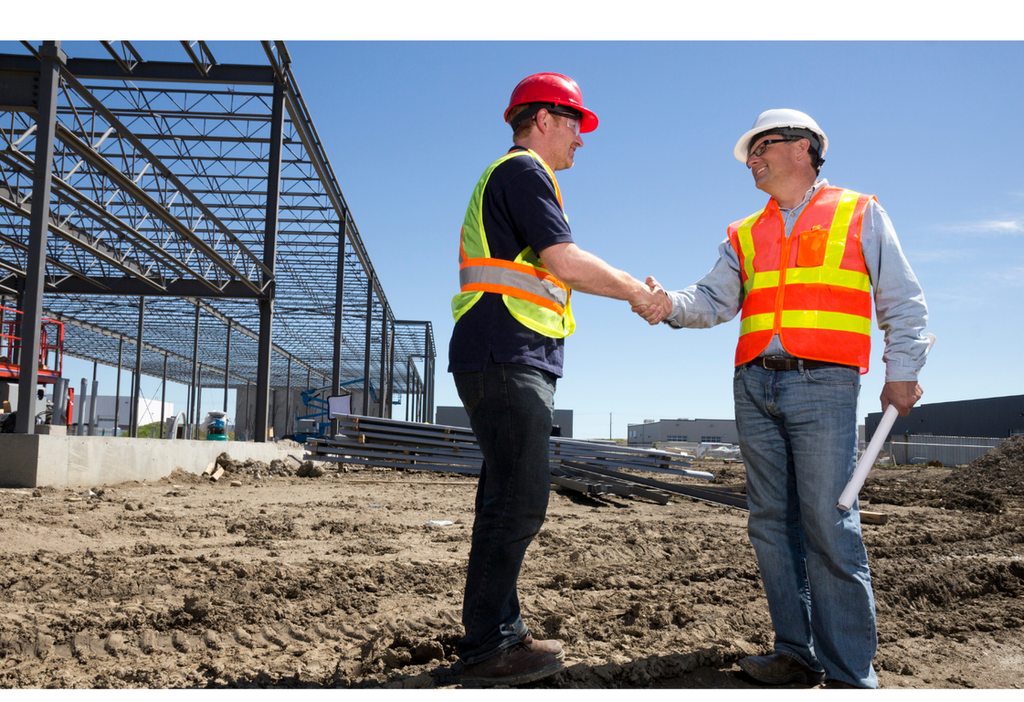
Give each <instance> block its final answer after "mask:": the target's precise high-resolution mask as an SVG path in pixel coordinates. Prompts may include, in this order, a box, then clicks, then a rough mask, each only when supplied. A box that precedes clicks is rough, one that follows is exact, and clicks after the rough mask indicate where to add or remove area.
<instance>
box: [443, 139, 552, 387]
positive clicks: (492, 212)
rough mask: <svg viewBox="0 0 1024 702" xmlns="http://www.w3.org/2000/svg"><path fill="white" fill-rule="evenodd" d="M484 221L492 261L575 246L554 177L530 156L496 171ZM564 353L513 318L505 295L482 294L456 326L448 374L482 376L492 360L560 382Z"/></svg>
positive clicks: (485, 203)
mask: <svg viewBox="0 0 1024 702" xmlns="http://www.w3.org/2000/svg"><path fill="white" fill-rule="evenodd" d="M522 150H524V149H522V148H521V147H518V146H517V147H513V149H511V150H510V151H522ZM483 221H484V231H485V232H486V234H487V244H488V246H490V249H491V256H493V257H494V258H502V259H505V260H506V261H514V260H515V258H516V256H518V255H519V252H520V251H522V250H523V249H524V248H526V247H527V246H529V247H530V248H532V249H533V250H534V251H535V252H537V253H538V254H540V253H541V252H543V251H544V249H546V248H547V247H549V246H551V245H553V244H563V243H571V242H572V232H570V231H569V224H568V222H566V221H565V217H564V216H563V214H562V209H561V207H560V206H559V204H558V196H557V195H556V194H555V186H554V184H553V183H552V182H551V176H549V175H548V174H547V171H545V170H544V166H542V165H541V164H540V163H539V162H538V161H537V160H536V159H535V158H533V157H532V156H518V157H516V158H511V159H509V160H508V161H505V162H504V163H503V164H501V165H500V166H498V167H497V168H495V169H494V172H493V173H491V177H490V180H488V181H487V187H486V188H485V189H484V196H483ZM562 350H563V339H552V338H551V337H548V336H544V335H543V334H538V333H537V332H535V331H533V330H532V329H528V328H527V327H525V326H523V325H522V324H520V323H519V322H517V321H516V319H515V317H513V316H512V315H511V314H510V313H509V311H508V308H507V307H505V303H504V302H502V300H501V295H499V294H497V293H484V294H483V296H482V297H481V298H480V299H479V300H478V301H477V303H476V304H475V305H473V307H471V308H470V309H469V311H468V312H466V313H465V314H463V315H462V317H460V318H459V321H458V322H456V323H455V329H454V330H453V331H452V338H451V342H450V343H449V344H448V372H449V373H460V372H471V371H482V370H483V369H484V367H485V366H486V365H487V360H488V358H493V359H494V362H495V363H522V364H524V365H528V366H533V367H535V368H542V369H543V370H546V371H548V372H550V373H553V374H555V375H556V376H558V377H561V376H562Z"/></svg>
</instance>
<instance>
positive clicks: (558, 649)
mask: <svg viewBox="0 0 1024 702" xmlns="http://www.w3.org/2000/svg"><path fill="white" fill-rule="evenodd" d="M522 641H523V645H524V646H526V647H527V648H528V649H530V650H531V651H533V652H534V653H553V654H554V655H555V658H557V659H558V661H559V662H562V661H564V660H565V651H563V650H562V642H561V641H558V640H556V639H535V638H533V636H531V635H530V633H529V632H527V633H526V636H524V637H523V639H522Z"/></svg>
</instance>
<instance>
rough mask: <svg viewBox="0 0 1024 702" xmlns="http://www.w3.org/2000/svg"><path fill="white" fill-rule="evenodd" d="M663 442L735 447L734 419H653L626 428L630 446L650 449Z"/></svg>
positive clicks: (736, 438) (736, 441) (736, 439)
mask: <svg viewBox="0 0 1024 702" xmlns="http://www.w3.org/2000/svg"><path fill="white" fill-rule="evenodd" d="M666 441H677V442H688V443H702V444H706V443H714V444H735V443H738V441H739V438H738V434H737V433H736V420H735V419H661V420H658V421H655V420H653V419H651V420H648V421H646V422H644V423H643V424H630V425H628V434H627V443H629V445H630V446H633V445H636V446H644V445H646V446H649V445H651V444H654V443H661V442H666Z"/></svg>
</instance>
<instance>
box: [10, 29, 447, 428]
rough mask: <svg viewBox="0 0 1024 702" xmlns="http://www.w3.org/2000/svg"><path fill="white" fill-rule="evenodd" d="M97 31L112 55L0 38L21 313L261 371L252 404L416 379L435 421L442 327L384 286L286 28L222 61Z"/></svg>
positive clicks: (191, 47) (245, 382)
mask: <svg viewBox="0 0 1024 702" xmlns="http://www.w3.org/2000/svg"><path fill="white" fill-rule="evenodd" d="M102 44H103V46H104V48H105V49H106V50H107V51H108V52H109V53H110V55H111V56H112V57H113V58H112V60H106V59H87V58H82V59H76V58H68V57H66V55H64V53H63V52H62V51H61V50H60V46H59V42H45V43H44V44H43V45H42V46H40V47H38V48H36V47H32V46H31V45H29V44H25V47H26V53H25V54H24V55H13V54H11V55H0V295H3V296H6V297H8V299H9V300H10V299H13V300H16V301H17V304H18V305H19V309H24V312H25V317H24V319H25V321H26V324H30V323H34V324H35V325H38V316H39V315H45V316H48V317H52V318H54V319H58V320H60V321H63V322H64V323H65V325H66V340H65V353H67V354H68V355H71V356H75V357H78V358H82V359H85V360H92V361H97V362H100V363H104V364H106V365H118V364H119V363H120V362H121V361H119V359H122V360H124V359H130V361H125V365H126V366H133V365H134V361H135V359H136V358H138V360H139V370H140V371H141V373H143V374H146V375H150V376H155V377H164V373H165V368H166V378H167V379H169V380H173V381H176V382H180V383H184V384H186V385H189V386H190V387H192V388H194V387H196V386H202V387H211V386H212V387H214V388H218V387H223V388H228V387H231V388H241V387H245V388H249V387H250V386H255V392H256V397H257V403H256V409H257V416H261V417H266V416H267V396H268V393H269V388H270V387H280V388H284V387H291V388H300V387H326V386H330V387H335V388H337V387H339V386H341V385H342V384H347V385H349V386H350V387H364V388H365V387H366V386H367V384H370V385H372V388H373V392H372V393H369V392H367V393H364V397H366V398H367V401H368V398H369V397H370V396H371V395H373V396H376V397H378V398H379V399H380V400H381V401H380V408H381V409H380V412H379V413H380V414H381V415H382V416H390V413H391V402H392V399H393V398H396V397H400V394H401V395H411V396H414V397H415V398H416V401H415V402H414V403H412V407H413V410H412V411H413V412H414V417H413V419H414V420H416V421H430V418H431V417H432V414H433V412H432V409H433V377H434V358H435V348H434V339H433V329H432V326H431V324H430V323H429V322H418V321H405V320H399V319H397V318H396V316H395V314H394V312H393V311H392V309H391V307H390V305H389V304H388V300H387V297H386V295H385V293H384V289H383V286H382V285H381V282H380V280H379V279H378V277H377V275H376V273H375V271H374V268H373V264H372V262H371V260H370V257H369V254H368V253H367V251H366V247H365V246H364V244H363V240H362V237H361V236H360V233H359V229H358V227H357V226H356V223H355V221H354V219H353V217H352V214H351V212H350V211H349V208H348V205H347V204H346V202H345V198H344V196H343V195H342V192H341V188H340V187H339V185H338V183H337V179H336V178H335V176H334V171H333V169H332V168H331V165H330V161H329V159H328V158H327V155H326V153H325V151H324V149H323V146H322V144H321V142H320V138H319V136H318V134H317V131H316V128H315V126H314V124H313V120H312V118H311V116H310V114H309V111H308V109H307V107H306V104H305V101H304V100H303V98H302V94H301V92H300V90H299V87H298V84H297V82H296V80H295V76H294V75H293V73H292V71H291V68H290V59H289V57H288V52H287V48H286V47H285V45H284V43H283V42H263V48H264V50H265V53H266V55H267V64H266V65H232V64H221V63H217V61H216V60H215V59H214V58H213V54H212V52H211V51H210V49H209V47H208V46H207V45H206V44H205V43H204V42H182V45H183V47H184V49H185V50H186V52H187V54H188V56H189V58H190V60H189V61H188V62H182V63H169V62H147V61H145V60H144V58H143V57H142V56H140V55H139V53H138V51H136V49H135V47H133V46H132V45H131V44H130V43H128V42H114V43H111V42H102ZM115 44H116V46H115ZM48 71H52V72H53V75H54V76H55V78H56V87H55V88H54V90H55V92H54V93H53V94H54V98H53V100H52V105H51V104H48V102H47V101H46V100H45V96H44V95H41V94H40V93H41V87H40V86H45V85H46V80H47V73H48ZM51 92H53V91H51ZM49 133H52V137H48V134H49ZM46 139H52V147H51V148H50V149H49V150H47V149H46V148H45V147H46V146H47V145H48V141H44V140H46ZM41 147H43V148H42V153H43V154H44V158H45V154H47V152H48V153H49V158H48V159H46V160H45V161H43V162H39V163H37V160H38V159H39V156H38V155H37V154H38V153H39V152H40V148H41ZM40 183H42V185H40ZM44 186H45V187H44ZM36 201H40V202H48V207H46V209H45V217H44V216H41V215H40V214H39V212H38V211H37V212H36V214H37V217H38V222H36V220H33V218H32V215H33V212H34V208H33V204H34V202H36ZM34 222H36V223H35V225H34V226H35V228H37V229H38V230H39V231H35V229H34V227H33V223H34ZM40 241H42V242H45V250H44V249H42V248H39V242H40ZM34 242H35V244H36V247H37V249H38V250H37V251H35V252H33V243H34ZM34 271H41V275H40V274H38V273H34ZM37 288H38V293H37V294H35V297H38V298H39V299H40V300H41V304H38V302H37V301H36V300H35V297H34V296H33V295H34V293H35V290H36V289H37ZM34 305H35V306H38V310H36V309H33V306H34ZM197 310H198V317H197ZM140 318H141V319H142V322H143V323H142V325H141V327H140ZM140 328H141V329H142V332H141V340H140V338H139V337H140V332H139V330H140ZM27 331H31V329H27ZM25 338H26V345H27V346H28V345H29V343H28V342H29V341H30V340H31V334H28V333H27V334H26V337H25ZM29 357H31V355H29ZM419 367H422V368H423V372H422V373H421V372H420V368H419ZM27 370H28V369H26V372H23V373H22V382H23V383H25V385H26V386H27V387H29V388H30V390H29V392H27V393H26V392H21V393H20V394H19V403H20V400H21V398H22V397H23V396H25V395H26V394H27V395H30V396H34V394H35V393H34V392H33V391H32V389H34V384H35V377H34V374H30V373H28V372H27ZM28 375H32V376H33V377H32V378H31V385H29V379H28V378H27V377H26V376H28ZM215 378H216V380H214V379H215ZM360 383H361V384H360ZM261 400H262V403H261ZM407 404H409V403H407ZM19 409H21V407H20V404H19ZM29 409H31V408H29ZM357 409H358V408H357ZM368 409H369V407H368V405H367V406H365V407H364V412H365V411H367V410H368ZM195 411H196V412H198V407H196V408H195ZM408 411H409V410H407V413H408ZM33 414H34V413H33ZM28 416H33V415H32V414H29V415H28ZM407 418H408V417H407ZM265 424H266V422H262V425H264V426H265ZM260 426H261V423H260V422H256V427H257V432H256V438H257V440H265V438H266V435H265V432H262V433H261V431H260ZM22 429H24V430H26V431H31V428H30V427H22V426H21V425H20V424H19V430H22Z"/></svg>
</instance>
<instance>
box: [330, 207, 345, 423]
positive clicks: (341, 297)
mask: <svg viewBox="0 0 1024 702" xmlns="http://www.w3.org/2000/svg"><path fill="white" fill-rule="evenodd" d="M340 226H341V231H339V232H338V261H337V266H338V267H337V274H336V277H335V286H334V334H333V336H332V337H331V341H332V346H333V351H334V354H333V356H332V357H331V395H337V394H339V393H340V392H341V333H342V321H343V320H342V315H343V313H344V303H345V221H344V220H342V221H341V223H340ZM337 433H338V421H337V420H336V419H332V420H331V436H334V435H335V434H337Z"/></svg>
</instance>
